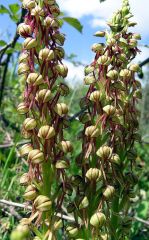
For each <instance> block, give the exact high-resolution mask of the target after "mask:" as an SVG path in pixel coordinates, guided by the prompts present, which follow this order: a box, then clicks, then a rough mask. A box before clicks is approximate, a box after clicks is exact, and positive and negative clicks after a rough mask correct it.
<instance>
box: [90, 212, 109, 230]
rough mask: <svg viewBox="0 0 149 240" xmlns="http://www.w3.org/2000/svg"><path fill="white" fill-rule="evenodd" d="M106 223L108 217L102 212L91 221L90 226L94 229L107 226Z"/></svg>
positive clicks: (96, 214)
mask: <svg viewBox="0 0 149 240" xmlns="http://www.w3.org/2000/svg"><path fill="white" fill-rule="evenodd" d="M105 222H106V217H105V215H104V214H103V213H101V212H97V213H95V214H94V215H93V216H92V217H91V219H90V224H91V225H92V226H94V227H101V226H103V225H104V224H105Z"/></svg>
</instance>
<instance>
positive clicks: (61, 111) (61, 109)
mask: <svg viewBox="0 0 149 240" xmlns="http://www.w3.org/2000/svg"><path fill="white" fill-rule="evenodd" d="M54 110H55V112H56V113H57V114H58V115H59V116H61V117H63V116H65V115H67V113H68V106H67V105H66V104H65V103H57V104H56V106H55V108H54Z"/></svg>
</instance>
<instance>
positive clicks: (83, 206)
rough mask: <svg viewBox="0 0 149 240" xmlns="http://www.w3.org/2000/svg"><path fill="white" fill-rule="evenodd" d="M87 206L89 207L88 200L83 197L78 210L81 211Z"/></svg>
mask: <svg viewBox="0 0 149 240" xmlns="http://www.w3.org/2000/svg"><path fill="white" fill-rule="evenodd" d="M88 205H89V201H88V198H87V197H86V196H85V197H84V198H83V199H82V201H81V203H80V205H79V209H80V210H81V209H84V208H87V207H88Z"/></svg>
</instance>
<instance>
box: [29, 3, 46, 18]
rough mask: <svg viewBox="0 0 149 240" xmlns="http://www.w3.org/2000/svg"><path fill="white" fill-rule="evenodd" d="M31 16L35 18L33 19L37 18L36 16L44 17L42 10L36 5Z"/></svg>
mask: <svg viewBox="0 0 149 240" xmlns="http://www.w3.org/2000/svg"><path fill="white" fill-rule="evenodd" d="M31 15H32V16H35V17H37V16H42V17H43V16H44V10H43V9H42V8H41V7H40V6H38V5H37V6H36V7H35V8H33V9H32V11H31Z"/></svg>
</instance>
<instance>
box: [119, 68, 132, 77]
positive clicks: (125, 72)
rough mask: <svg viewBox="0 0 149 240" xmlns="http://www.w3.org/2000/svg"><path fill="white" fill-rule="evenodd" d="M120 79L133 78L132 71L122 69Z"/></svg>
mask: <svg viewBox="0 0 149 240" xmlns="http://www.w3.org/2000/svg"><path fill="white" fill-rule="evenodd" d="M120 77H123V78H128V79H129V78H131V71H130V70H128V69H122V70H121V71H120Z"/></svg>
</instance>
